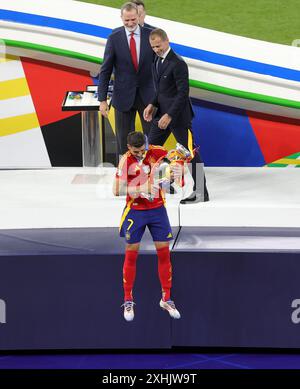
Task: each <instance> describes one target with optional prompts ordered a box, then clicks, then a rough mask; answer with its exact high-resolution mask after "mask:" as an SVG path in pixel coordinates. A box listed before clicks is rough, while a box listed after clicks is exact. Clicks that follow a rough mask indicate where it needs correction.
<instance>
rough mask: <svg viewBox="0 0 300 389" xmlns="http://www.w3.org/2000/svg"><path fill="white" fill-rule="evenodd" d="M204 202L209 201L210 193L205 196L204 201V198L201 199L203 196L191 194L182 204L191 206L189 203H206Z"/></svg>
mask: <svg viewBox="0 0 300 389" xmlns="http://www.w3.org/2000/svg"><path fill="white" fill-rule="evenodd" d="M204 201H209V196H208V193H206V194H205V195H204V199H203V197H201V195H199V194H197V193H195V192H193V193H191V194H190V196H189V197H187V198H186V199H182V200H181V201H180V204H189V203H193V202H194V203H199V202H204Z"/></svg>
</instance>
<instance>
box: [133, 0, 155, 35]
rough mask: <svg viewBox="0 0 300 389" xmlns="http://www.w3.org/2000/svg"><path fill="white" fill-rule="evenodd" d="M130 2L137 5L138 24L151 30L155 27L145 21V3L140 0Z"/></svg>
mask: <svg viewBox="0 0 300 389" xmlns="http://www.w3.org/2000/svg"><path fill="white" fill-rule="evenodd" d="M132 3H134V4H136V5H137V7H138V11H139V24H140V26H142V27H147V28H150V29H151V30H152V29H154V28H155V27H153V26H151V25H150V24H148V23H145V17H146V7H145V3H144V2H143V1H141V0H132Z"/></svg>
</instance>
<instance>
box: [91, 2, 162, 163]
mask: <svg viewBox="0 0 300 389" xmlns="http://www.w3.org/2000/svg"><path fill="white" fill-rule="evenodd" d="M121 19H122V22H123V26H122V27H119V28H116V29H115V30H113V31H112V33H111V34H110V35H109V37H108V39H107V43H106V47H105V52H104V59H103V64H102V66H101V70H100V75H99V86H98V100H99V101H100V107H99V110H100V112H101V114H102V115H103V116H104V117H107V116H108V111H109V107H108V104H107V92H108V85H109V81H110V77H111V75H112V72H113V73H114V89H113V94H112V106H113V107H114V108H115V123H116V138H117V162H118V160H119V155H120V154H124V153H125V152H126V150H127V144H126V138H127V135H128V132H129V131H131V129H133V128H135V116H136V113H137V112H139V115H140V118H141V122H142V126H143V130H144V132H145V133H146V134H147V133H148V132H149V129H150V123H148V122H146V121H145V120H144V119H143V111H144V108H145V107H146V103H147V102H148V101H149V99H150V100H152V98H153V95H154V85H153V80H152V61H153V57H154V54H153V51H152V49H151V46H150V43H149V34H150V30H149V29H148V28H144V27H141V26H140V25H139V24H138V23H139V18H138V9H137V6H136V4H133V3H125V4H124V5H123V6H122V8H121Z"/></svg>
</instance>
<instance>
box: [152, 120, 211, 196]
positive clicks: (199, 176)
mask: <svg viewBox="0 0 300 389" xmlns="http://www.w3.org/2000/svg"><path fill="white" fill-rule="evenodd" d="M158 120H159V119H157V118H154V120H153V121H152V123H151V129H150V133H149V144H152V145H159V146H163V145H164V143H165V142H166V140H167V139H168V137H169V135H170V134H171V133H173V135H174V137H175V139H176V141H177V142H178V143H180V144H182V146H184V147H185V148H187V149H189V150H191V148H192V149H193V148H195V144H194V139H193V133H192V131H191V129H190V128H191V127H180V128H179V127H176V126H175V127H171V126H170V127H168V128H166V129H165V130H162V129H160V128H159V127H158V125H157V123H158ZM189 169H190V172H191V175H192V177H193V180H194V188H193V190H194V191H195V192H196V193H197V194H199V195H200V196H201V197H202V198H206V197H208V191H207V187H206V178H205V174H204V169H203V161H202V159H201V155H200V152H199V149H196V152H195V153H194V158H193V159H192V160H191V163H190V164H189Z"/></svg>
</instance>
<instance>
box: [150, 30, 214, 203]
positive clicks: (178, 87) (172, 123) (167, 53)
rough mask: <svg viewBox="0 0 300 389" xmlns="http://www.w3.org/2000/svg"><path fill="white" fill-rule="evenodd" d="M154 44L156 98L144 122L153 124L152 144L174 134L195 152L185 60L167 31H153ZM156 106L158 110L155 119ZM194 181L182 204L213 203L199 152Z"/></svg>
mask: <svg viewBox="0 0 300 389" xmlns="http://www.w3.org/2000/svg"><path fill="white" fill-rule="evenodd" d="M150 44H151V47H152V49H153V50H154V52H155V53H156V55H157V57H156V59H155V61H154V63H153V78H154V82H155V88H156V95H155V98H154V99H153V100H152V102H151V103H150V104H149V105H148V106H147V107H146V108H145V111H144V119H145V120H146V121H149V122H150V121H151V120H152V119H153V121H152V125H151V130H150V134H149V143H151V144H154V145H163V144H164V142H165V141H166V140H167V138H168V136H169V135H170V133H171V132H172V133H173V135H174V136H175V138H176V140H177V142H178V143H180V144H182V145H183V146H185V147H186V148H189V149H190V150H192V149H193V148H194V141H193V133H192V131H191V125H192V119H193V116H194V112H193V109H192V104H191V102H190V99H189V75H188V67H187V64H186V63H185V61H184V60H183V59H182V58H181V57H180V56H179V55H177V54H176V53H175V52H174V51H173V50H172V49H171V47H170V45H169V39H168V36H167V34H166V33H165V31H163V30H161V29H155V30H152V31H151V33H150ZM155 107H157V111H156V113H155V116H154V118H153V115H154V112H155ZM191 165H192V166H191V170H192V176H193V179H194V188H193V193H192V194H191V195H190V196H189V197H188V198H186V199H183V200H181V203H182V204H186V203H190V202H198V201H201V200H202V201H209V195H208V191H207V187H206V180H205V175H204V171H203V163H202V161H201V158H200V153H199V151H198V150H197V151H196V152H195V154H194V158H193V159H192V163H191Z"/></svg>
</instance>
